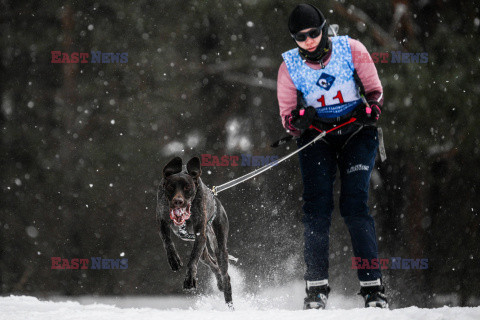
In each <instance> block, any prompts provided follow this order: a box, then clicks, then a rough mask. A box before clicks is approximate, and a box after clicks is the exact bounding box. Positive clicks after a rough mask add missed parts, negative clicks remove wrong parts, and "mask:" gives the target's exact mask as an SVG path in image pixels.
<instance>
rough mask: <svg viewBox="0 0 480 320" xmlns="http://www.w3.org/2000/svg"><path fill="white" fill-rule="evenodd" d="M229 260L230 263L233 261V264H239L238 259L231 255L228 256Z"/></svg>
mask: <svg viewBox="0 0 480 320" xmlns="http://www.w3.org/2000/svg"><path fill="white" fill-rule="evenodd" d="M228 260H230V261H233V262H235V263H237V261H238V258H235V257H234V256H232V255H230V254H229V255H228Z"/></svg>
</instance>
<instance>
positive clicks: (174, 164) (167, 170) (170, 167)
mask: <svg viewBox="0 0 480 320" xmlns="http://www.w3.org/2000/svg"><path fill="white" fill-rule="evenodd" d="M181 171H182V158H180V157H175V158H173V159H172V160H170V162H169V163H167V165H166V166H165V167H164V168H163V177H164V178H166V177H168V176H170V175H172V174H175V173H179V172H181Z"/></svg>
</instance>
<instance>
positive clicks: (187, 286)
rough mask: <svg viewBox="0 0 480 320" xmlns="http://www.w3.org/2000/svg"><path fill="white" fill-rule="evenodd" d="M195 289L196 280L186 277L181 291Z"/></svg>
mask: <svg viewBox="0 0 480 320" xmlns="http://www.w3.org/2000/svg"><path fill="white" fill-rule="evenodd" d="M196 288H197V279H195V277H192V276H190V275H187V277H186V278H185V281H184V282H183V289H184V290H195V289H196Z"/></svg>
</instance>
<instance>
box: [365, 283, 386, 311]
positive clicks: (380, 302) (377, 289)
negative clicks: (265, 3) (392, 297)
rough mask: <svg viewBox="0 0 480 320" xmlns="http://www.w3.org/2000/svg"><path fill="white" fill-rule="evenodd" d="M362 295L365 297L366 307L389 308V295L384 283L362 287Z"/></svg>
mask: <svg viewBox="0 0 480 320" xmlns="http://www.w3.org/2000/svg"><path fill="white" fill-rule="evenodd" d="M359 294H360V295H362V296H363V299H365V308H369V307H374V308H388V301H387V296H386V295H385V287H384V286H383V285H378V286H369V287H361V288H360V293H359Z"/></svg>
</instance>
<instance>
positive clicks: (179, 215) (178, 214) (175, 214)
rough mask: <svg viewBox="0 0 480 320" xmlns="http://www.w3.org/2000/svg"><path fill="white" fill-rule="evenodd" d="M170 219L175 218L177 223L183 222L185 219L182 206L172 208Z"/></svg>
mask: <svg viewBox="0 0 480 320" xmlns="http://www.w3.org/2000/svg"><path fill="white" fill-rule="evenodd" d="M170 219H172V220H174V221H175V222H176V223H177V224H181V223H182V220H183V210H182V209H180V208H173V209H170Z"/></svg>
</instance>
